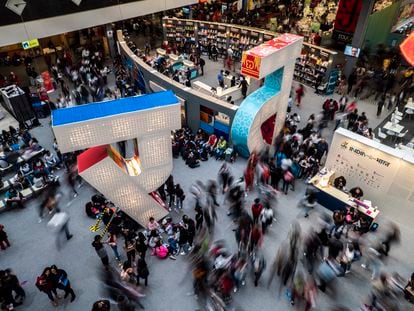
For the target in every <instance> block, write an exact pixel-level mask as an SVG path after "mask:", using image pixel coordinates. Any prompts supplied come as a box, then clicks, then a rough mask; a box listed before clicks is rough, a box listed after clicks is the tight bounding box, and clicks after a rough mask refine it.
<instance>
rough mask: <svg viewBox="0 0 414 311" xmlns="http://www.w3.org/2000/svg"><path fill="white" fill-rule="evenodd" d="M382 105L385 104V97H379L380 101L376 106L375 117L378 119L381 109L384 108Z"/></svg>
mask: <svg viewBox="0 0 414 311" xmlns="http://www.w3.org/2000/svg"><path fill="white" fill-rule="evenodd" d="M384 103H385V97H384V95H382V96H381V99H380V100H379V102H378V104H377V106H378V107H377V117H379V116H380V115H381V112H382V107H384Z"/></svg>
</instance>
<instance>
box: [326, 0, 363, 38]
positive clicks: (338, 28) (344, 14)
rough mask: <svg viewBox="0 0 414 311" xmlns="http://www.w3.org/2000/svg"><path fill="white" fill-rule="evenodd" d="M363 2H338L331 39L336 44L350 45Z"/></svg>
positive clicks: (343, 0)
mask: <svg viewBox="0 0 414 311" xmlns="http://www.w3.org/2000/svg"><path fill="white" fill-rule="evenodd" d="M362 1H363V0H340V1H339V5H338V11H337V13H336V18H335V24H334V31H333V35H332V38H333V39H334V40H336V42H338V43H343V44H345V43H350V42H352V37H353V34H354V32H355V29H356V26H357V23H358V18H359V13H360V12H361V9H362Z"/></svg>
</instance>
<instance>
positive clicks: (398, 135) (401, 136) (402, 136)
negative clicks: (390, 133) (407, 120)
mask: <svg viewBox="0 0 414 311" xmlns="http://www.w3.org/2000/svg"><path fill="white" fill-rule="evenodd" d="M407 133H408V130H406V131H405V132H404V133H399V134H397V139H399V140H400V142H401V141H402V139H403V138H404V136H405V135H407Z"/></svg>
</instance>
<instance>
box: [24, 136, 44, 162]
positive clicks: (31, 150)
mask: <svg viewBox="0 0 414 311" xmlns="http://www.w3.org/2000/svg"><path fill="white" fill-rule="evenodd" d="M40 150H42V146H40V145H39V142H38V141H37V139H36V138H34V137H33V138H32V139H31V140H30V141H29V145H28V148H27V149H26V150H25V151H24V153H23V154H22V158H23V159H25V160H26V161H27V160H29V159H30V158H31V157H33V155H34V154H36V153H37V152H39V151H40Z"/></svg>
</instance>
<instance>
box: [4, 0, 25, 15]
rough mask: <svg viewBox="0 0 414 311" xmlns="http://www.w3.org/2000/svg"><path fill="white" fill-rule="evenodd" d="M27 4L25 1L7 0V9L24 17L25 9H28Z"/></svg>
mask: <svg viewBox="0 0 414 311" xmlns="http://www.w3.org/2000/svg"><path fill="white" fill-rule="evenodd" d="M26 5H27V2H26V1H24V0H7V2H6V5H5V7H6V8H8V9H9V10H10V11H13V12H14V13H16V14H17V15H19V16H22V13H23V11H24V9H25V8H26Z"/></svg>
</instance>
